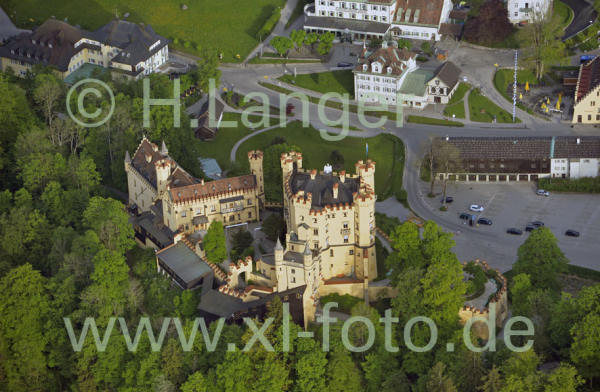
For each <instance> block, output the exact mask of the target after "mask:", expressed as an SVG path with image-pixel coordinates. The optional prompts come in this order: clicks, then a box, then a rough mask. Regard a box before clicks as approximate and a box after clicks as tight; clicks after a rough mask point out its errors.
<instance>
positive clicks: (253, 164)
mask: <svg viewBox="0 0 600 392" xmlns="http://www.w3.org/2000/svg"><path fill="white" fill-rule="evenodd" d="M248 162H249V163H250V173H252V174H254V176H255V177H256V184H257V185H258V200H260V203H261V207H264V205H265V181H264V176H263V152H262V151H259V150H256V151H255V150H252V151H248Z"/></svg>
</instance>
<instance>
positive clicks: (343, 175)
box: [340, 170, 346, 182]
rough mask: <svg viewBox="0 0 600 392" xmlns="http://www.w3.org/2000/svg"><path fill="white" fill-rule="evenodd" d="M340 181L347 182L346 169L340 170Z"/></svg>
mask: <svg viewBox="0 0 600 392" xmlns="http://www.w3.org/2000/svg"><path fill="white" fill-rule="evenodd" d="M340 182H346V170H342V171H341V172H340Z"/></svg>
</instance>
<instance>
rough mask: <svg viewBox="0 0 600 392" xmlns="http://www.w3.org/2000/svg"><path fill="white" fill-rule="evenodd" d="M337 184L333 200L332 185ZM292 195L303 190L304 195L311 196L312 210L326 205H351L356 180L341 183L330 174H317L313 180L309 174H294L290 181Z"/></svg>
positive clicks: (349, 179)
mask: <svg viewBox="0 0 600 392" xmlns="http://www.w3.org/2000/svg"><path fill="white" fill-rule="evenodd" d="M334 184H338V197H337V198H335V199H334V198H333V185H334ZM290 186H291V189H292V193H294V194H295V193H297V192H298V191H299V190H303V191H304V193H305V194H306V193H311V194H312V206H311V208H313V209H319V208H322V207H324V206H326V205H335V204H341V203H348V204H352V202H353V198H352V194H353V193H354V192H358V188H359V183H358V179H355V178H348V177H346V180H345V181H344V182H341V181H340V179H339V177H337V176H334V175H332V174H317V175H316V177H315V179H314V180H313V179H311V178H310V174H309V173H304V172H302V173H300V172H295V173H294V174H293V175H292V177H291V179H290Z"/></svg>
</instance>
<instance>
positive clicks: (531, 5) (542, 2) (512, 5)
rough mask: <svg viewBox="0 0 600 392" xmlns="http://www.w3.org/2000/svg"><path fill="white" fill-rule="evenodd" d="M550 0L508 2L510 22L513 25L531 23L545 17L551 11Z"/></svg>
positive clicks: (516, 0) (514, 0)
mask: <svg viewBox="0 0 600 392" xmlns="http://www.w3.org/2000/svg"><path fill="white" fill-rule="evenodd" d="M550 4H551V1H550V0H508V1H507V3H506V8H507V9H508V20H510V22H511V23H520V22H531V21H533V20H534V19H536V18H540V17H544V16H545V15H546V14H547V13H548V10H549V9H550Z"/></svg>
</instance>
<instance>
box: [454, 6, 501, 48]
mask: <svg viewBox="0 0 600 392" xmlns="http://www.w3.org/2000/svg"><path fill="white" fill-rule="evenodd" d="M512 30H513V27H512V25H511V24H510V21H509V20H508V11H507V9H506V7H505V6H504V3H503V2H502V1H501V0H488V1H486V2H485V3H484V4H483V5H482V6H481V8H480V9H479V14H478V15H477V16H476V17H475V18H471V19H469V20H468V21H467V23H466V24H465V28H464V37H465V39H466V40H467V41H471V42H475V43H478V44H483V45H491V44H494V43H497V42H501V41H503V40H505V39H506V37H508V35H509V34H510V33H511V32H512Z"/></svg>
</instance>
